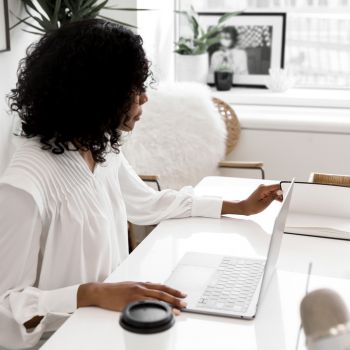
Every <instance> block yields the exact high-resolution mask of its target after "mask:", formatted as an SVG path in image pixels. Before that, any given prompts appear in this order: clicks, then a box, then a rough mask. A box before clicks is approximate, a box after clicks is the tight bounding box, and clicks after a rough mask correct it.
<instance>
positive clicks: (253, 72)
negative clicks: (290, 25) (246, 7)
mask: <svg viewBox="0 0 350 350" xmlns="http://www.w3.org/2000/svg"><path fill="white" fill-rule="evenodd" d="M223 14H224V13H223V12H200V13H198V15H199V20H200V23H201V25H202V26H204V27H205V28H208V27H210V26H211V25H215V23H217V20H218V18H219V17H220V16H222V15H223ZM285 33H286V14H285V13H277V12H274V13H267V12H258V13H242V14H239V15H237V16H233V17H231V18H229V19H228V20H227V21H226V22H225V25H224V29H223V31H222V32H221V33H220V35H221V39H220V43H217V44H214V45H212V46H211V47H209V49H208V54H209V73H208V80H207V82H208V84H209V85H214V72H215V70H220V69H223V68H220V64H221V67H222V66H223V65H226V66H231V67H232V71H233V80H232V81H233V82H232V85H233V86H237V87H238V86H239V87H254V88H266V85H265V84H266V78H267V77H268V75H269V69H270V68H284V52H285V35H286V34H285Z"/></svg>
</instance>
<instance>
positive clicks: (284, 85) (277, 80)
mask: <svg viewBox="0 0 350 350" xmlns="http://www.w3.org/2000/svg"><path fill="white" fill-rule="evenodd" d="M294 84H295V79H294V78H293V76H292V75H291V74H290V72H289V71H288V70H287V69H283V68H270V69H269V77H268V78H266V86H267V87H268V88H269V89H270V90H271V91H273V92H284V91H287V90H288V89H290V88H291V87H293V86H294Z"/></svg>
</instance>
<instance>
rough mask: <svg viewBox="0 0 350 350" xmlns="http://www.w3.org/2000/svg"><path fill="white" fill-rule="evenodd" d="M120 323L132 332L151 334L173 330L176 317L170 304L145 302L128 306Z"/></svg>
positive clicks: (137, 302)
mask: <svg viewBox="0 0 350 350" xmlns="http://www.w3.org/2000/svg"><path fill="white" fill-rule="evenodd" d="M119 323H120V325H121V326H122V327H123V328H124V329H126V330H128V331H130V332H134V333H141V334H151V333H159V332H162V331H166V330H167V329H169V328H171V327H172V326H173V324H174V323H175V317H174V315H173V313H172V309H171V307H170V306H169V305H168V304H166V303H164V302H162V301H157V300H143V301H136V302H134V303H130V304H128V305H127V306H126V307H125V309H124V310H123V312H122V314H121V315H120V319H119Z"/></svg>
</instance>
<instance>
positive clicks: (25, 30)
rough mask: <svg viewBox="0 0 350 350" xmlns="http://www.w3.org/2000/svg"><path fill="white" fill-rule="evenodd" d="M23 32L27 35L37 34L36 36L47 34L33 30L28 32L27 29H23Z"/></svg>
mask: <svg viewBox="0 0 350 350" xmlns="http://www.w3.org/2000/svg"><path fill="white" fill-rule="evenodd" d="M23 31H24V32H26V33H30V34H35V35H43V34H45V32H42V33H38V32H32V31H31V30H27V29H23Z"/></svg>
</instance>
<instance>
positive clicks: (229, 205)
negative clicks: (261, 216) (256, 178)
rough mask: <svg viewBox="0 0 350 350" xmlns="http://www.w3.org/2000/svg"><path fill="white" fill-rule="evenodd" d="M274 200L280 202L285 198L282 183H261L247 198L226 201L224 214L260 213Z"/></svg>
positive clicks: (223, 207)
mask: <svg viewBox="0 0 350 350" xmlns="http://www.w3.org/2000/svg"><path fill="white" fill-rule="evenodd" d="M274 200H278V201H280V202H281V201H282V200H283V196H282V191H281V187H280V185H279V184H275V185H260V186H259V187H258V188H257V189H256V190H255V191H254V192H253V193H252V194H251V195H250V196H249V197H248V198H247V199H245V200H243V201H240V202H228V201H224V203H223V205H222V214H240V215H253V214H258V213H260V212H261V211H263V210H264V209H266V208H267V207H268V206H269V205H270V204H271V202H272V201H274Z"/></svg>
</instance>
